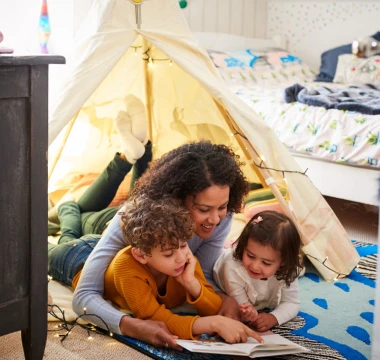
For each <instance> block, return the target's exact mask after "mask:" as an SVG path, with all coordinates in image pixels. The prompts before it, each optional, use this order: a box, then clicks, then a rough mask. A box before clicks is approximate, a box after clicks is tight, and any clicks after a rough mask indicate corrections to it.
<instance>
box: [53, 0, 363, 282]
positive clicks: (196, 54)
mask: <svg viewBox="0 0 380 360" xmlns="http://www.w3.org/2000/svg"><path fill="white" fill-rule="evenodd" d="M141 16H142V24H141V28H140V29H137V25H136V21H135V9H134V5H133V4H132V3H131V2H130V1H127V0H107V1H101V0H99V1H94V2H93V6H92V8H91V10H90V12H89V13H88V15H87V17H86V19H85V20H84V23H83V25H82V26H81V29H80V30H79V32H78V35H77V37H76V40H75V48H74V51H73V54H72V56H71V61H70V63H71V65H70V69H69V71H68V72H67V76H66V81H65V82H64V83H63V85H62V88H61V90H60V92H58V95H57V96H56V99H55V101H54V102H53V103H52V106H51V107H50V110H51V113H50V116H49V143H50V146H49V193H50V194H53V193H54V192H56V191H59V190H62V189H67V188H68V187H69V186H70V185H71V184H72V183H73V182H75V181H76V180H77V179H78V178H80V176H82V175H84V174H89V173H100V172H101V171H102V170H103V168H104V167H105V166H106V165H107V163H108V162H109V160H110V159H111V158H112V157H113V154H114V153H115V151H118V150H120V144H119V140H118V135H117V133H116V131H115V129H114V127H113V119H114V118H115V116H116V114H117V113H118V111H120V110H126V107H125V103H124V100H123V99H124V98H125V96H126V95H128V94H133V95H135V96H136V97H138V98H140V99H141V100H142V101H143V102H144V104H145V106H146V111H147V116H148V119H149V138H150V139H151V141H152V143H153V153H154V157H155V158H157V157H159V156H161V155H162V154H164V153H166V152H167V151H169V150H171V149H173V148H175V147H177V146H179V145H181V144H183V143H186V142H188V141H197V140H201V139H208V140H211V141H212V142H214V143H222V144H226V145H230V146H232V147H233V148H234V149H236V151H237V153H238V154H239V155H240V156H241V158H242V159H243V160H244V161H245V163H246V165H245V166H244V169H243V171H244V173H245V175H246V176H247V178H248V179H249V180H250V181H253V182H261V183H263V185H264V186H267V185H268V186H270V187H271V189H272V191H273V192H274V193H275V195H276V197H277V199H278V200H279V202H280V203H281V205H282V207H283V209H284V212H285V213H286V214H288V215H289V216H291V217H293V218H294V219H295V220H296V222H297V226H298V228H299V230H300V232H301V235H302V241H303V244H304V247H303V251H304V253H305V254H307V255H308V257H309V259H310V260H311V261H312V262H313V264H314V265H315V266H316V267H317V269H318V271H319V272H320V273H321V274H322V276H323V277H324V278H325V279H326V280H328V281H332V280H334V279H336V278H337V276H343V275H347V274H349V273H350V272H351V270H352V269H353V268H354V267H356V265H357V263H358V261H359V256H358V254H357V252H356V250H355V248H354V247H353V245H352V244H351V242H350V241H349V239H348V236H347V234H346V232H345V230H344V229H343V227H342V225H341V224H340V223H339V221H338V219H337V218H336V216H335V214H334V213H333V211H332V210H331V208H330V207H329V205H328V204H327V202H326V201H325V200H324V198H323V197H322V196H321V194H320V193H319V191H318V190H317V189H316V188H315V187H314V186H313V184H312V183H311V181H310V180H309V178H308V177H307V176H305V175H303V174H301V173H302V172H303V170H302V169H300V168H299V166H298V164H297V163H296V162H295V160H294V159H293V157H292V156H291V155H290V153H289V152H288V150H287V149H286V148H285V147H284V145H283V144H282V143H281V142H280V141H279V140H278V138H277V137H276V135H275V133H274V131H273V130H271V129H270V128H269V127H268V126H267V125H266V124H265V122H264V121H263V120H262V119H261V118H260V117H259V116H258V115H257V114H256V113H255V112H254V111H253V110H251V109H250V108H249V107H248V106H247V105H245V104H244V103H243V102H242V101H241V100H239V98H238V97H236V96H235V95H234V94H233V93H231V91H230V90H229V89H228V87H227V86H226V85H225V84H224V82H223V80H222V79H221V78H220V76H219V73H218V72H217V70H216V69H215V68H214V65H213V64H212V62H211V60H210V59H209V57H208V55H207V52H206V51H205V50H204V49H203V48H202V46H201V45H200V44H199V43H198V41H197V40H195V38H194V37H193V36H192V34H191V31H190V30H189V28H188V26H187V23H186V20H185V18H184V16H183V15H182V13H181V10H180V8H179V6H178V2H177V1H176V0H147V1H144V2H143V3H142V5H141ZM255 164H256V165H255ZM257 165H259V166H261V167H262V168H264V169H260V168H259V166H257ZM265 168H272V169H278V170H283V171H273V170H268V169H265ZM288 171H291V172H288ZM297 171H298V172H299V173H297ZM284 175H285V176H286V181H285V180H284V179H283V177H284ZM281 187H286V188H287V194H288V198H287V199H286V200H285V199H284V198H283V197H282V196H281V193H280V192H279V188H281Z"/></svg>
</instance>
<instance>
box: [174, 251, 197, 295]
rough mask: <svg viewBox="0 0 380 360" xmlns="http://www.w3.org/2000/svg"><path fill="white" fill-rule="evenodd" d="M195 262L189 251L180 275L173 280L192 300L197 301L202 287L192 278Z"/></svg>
mask: <svg viewBox="0 0 380 360" xmlns="http://www.w3.org/2000/svg"><path fill="white" fill-rule="evenodd" d="M196 264H197V260H196V259H195V257H194V255H193V254H192V253H191V251H189V254H188V255H187V263H186V265H185V269H184V270H183V272H182V274H181V275H179V276H176V277H175V279H176V280H177V281H178V282H179V283H180V284H181V285H182V286H183V287H184V288H185V289H186V290H187V291H188V292H189V293H190V295H191V296H192V297H193V299H194V300H196V299H198V297H199V295H200V293H201V290H202V287H201V284H200V282H199V280H198V279H197V278H196V277H195V276H194V273H195V266H196Z"/></svg>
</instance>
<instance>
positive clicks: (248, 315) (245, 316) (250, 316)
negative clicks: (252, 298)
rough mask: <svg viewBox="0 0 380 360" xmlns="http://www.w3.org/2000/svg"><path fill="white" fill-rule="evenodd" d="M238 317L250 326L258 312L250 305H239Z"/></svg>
mask: <svg viewBox="0 0 380 360" xmlns="http://www.w3.org/2000/svg"><path fill="white" fill-rule="evenodd" d="M240 315H241V319H242V320H243V321H244V322H247V323H248V324H250V325H252V324H253V323H254V321H255V320H256V319H257V316H258V312H257V310H256V309H255V308H254V307H253V306H252V304H251V303H249V302H247V303H244V304H241V305H240Z"/></svg>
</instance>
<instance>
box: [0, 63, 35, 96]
mask: <svg viewBox="0 0 380 360" xmlns="http://www.w3.org/2000/svg"><path fill="white" fill-rule="evenodd" d="M29 94H30V86H29V67H28V66H0V99H7V98H8V99H9V98H20V97H28V96H29Z"/></svg>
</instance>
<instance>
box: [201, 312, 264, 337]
mask: <svg viewBox="0 0 380 360" xmlns="http://www.w3.org/2000/svg"><path fill="white" fill-rule="evenodd" d="M204 332H208V333H210V332H216V333H217V334H218V335H219V336H220V337H222V338H223V339H224V340H225V341H226V342H228V343H231V344H234V343H240V342H246V341H247V338H248V336H250V337H253V338H254V339H256V340H257V341H258V342H260V343H263V342H264V340H263V339H262V337H261V336H259V335H258V334H257V333H256V332H255V331H253V330H252V329H250V328H249V327H248V326H246V325H244V324H243V323H241V322H240V321H237V320H233V319H230V318H227V317H225V316H221V315H215V316H205V317H200V318H197V319H196V320H195V321H194V323H193V335H199V334H202V333H204Z"/></svg>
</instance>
